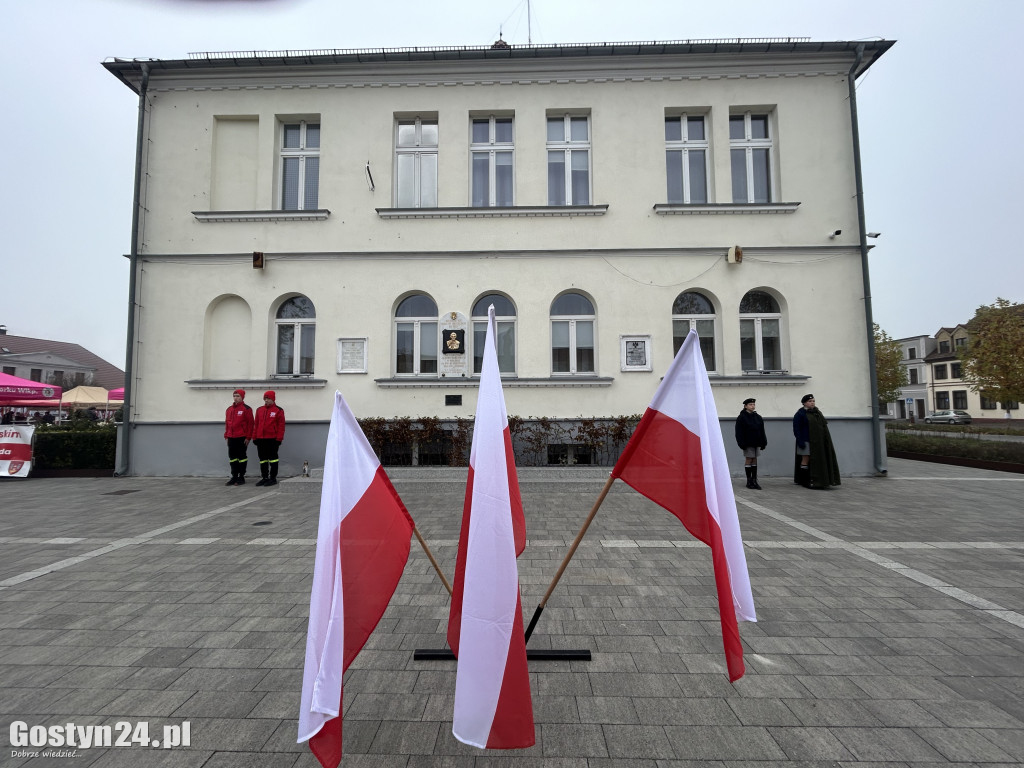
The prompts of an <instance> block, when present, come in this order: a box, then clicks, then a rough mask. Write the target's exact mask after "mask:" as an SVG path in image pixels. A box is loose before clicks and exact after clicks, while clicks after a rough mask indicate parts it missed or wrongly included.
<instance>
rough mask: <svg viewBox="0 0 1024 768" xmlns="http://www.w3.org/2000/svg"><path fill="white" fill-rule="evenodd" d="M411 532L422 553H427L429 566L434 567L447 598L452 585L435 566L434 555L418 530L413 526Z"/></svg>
mask: <svg viewBox="0 0 1024 768" xmlns="http://www.w3.org/2000/svg"><path fill="white" fill-rule="evenodd" d="M412 532H413V533H415V534H416V539H417V540H418V541H419V543H420V546H421V547H423V551H424V552H426V553H427V558H428V559H429V560H430V564H431V565H432V566H434V570H435V571H437V575H438V576H439V577H440V578H441V583H442V584H444V588H445V589H447V590H448V595H449V597H450V596H451V594H452V585H451V584H449V583H448V579H446V578H445V577H444V574H443V573H441V566H439V565H438V564H437V560H435V559H434V553H433V552H431V551H430V547H428V546H427V542H425V541H424V540H423V537H422V536H420V529H419V528H417V527H416V525H415V524H413V526H412Z"/></svg>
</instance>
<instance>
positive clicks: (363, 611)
mask: <svg viewBox="0 0 1024 768" xmlns="http://www.w3.org/2000/svg"><path fill="white" fill-rule="evenodd" d="M413 527H414V525H413V521H412V518H411V517H410V516H409V513H408V511H407V510H406V509H405V505H404V504H402V500H401V499H400V498H399V497H398V493H397V492H396V491H395V489H394V487H393V486H392V485H391V481H390V480H389V479H388V476H387V475H386V474H385V472H384V468H383V467H381V465H380V461H378V459H377V457H376V455H374V453H373V449H372V448H371V447H370V444H369V442H368V441H367V440H366V436H365V435H364V434H363V431H362V430H361V429H360V428H359V424H358V423H357V422H356V419H355V416H353V415H352V411H350V410H349V407H348V404H347V403H346V402H345V399H344V398H343V397H342V396H341V393H340V392H336V393H335V395H334V411H333V413H332V415H331V426H330V430H329V432H328V434H327V453H326V455H325V457H324V482H323V493H322V495H321V497H320V527H319V531H318V533H317V544H316V561H315V564H314V567H313V589H312V593H311V595H310V599H309V630H308V633H307V635H306V661H305V668H304V670H303V675H302V699H301V703H300V708H299V738H298V740H299V742H303V741H307V740H308V741H309V748H310V749H311V750H312V752H313V755H314V756H315V757H316V759H317V760H319V761H320V764H321V765H322V766H324V768H337V766H338V764H339V763H340V762H341V695H342V677H343V675H344V674H345V670H346V669H348V666H349V664H351V663H352V660H353V659H354V658H355V657H356V655H357V654H358V653H359V651H360V650H361V649H362V647H363V645H365V643H366V640H367V639H368V638H369V636H370V633H371V632H373V630H374V628H375V627H376V626H377V622H378V621H380V618H381V616H382V615H383V614H384V609H385V608H387V605H388V602H389V601H390V600H391V596H392V595H393V594H394V592H395V587H396V586H398V580H399V579H400V578H401V577H402V571H403V569H404V568H405V564H406V561H407V560H408V558H409V543H410V539H411V537H412V532H413Z"/></svg>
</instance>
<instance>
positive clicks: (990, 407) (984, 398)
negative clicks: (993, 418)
mask: <svg viewBox="0 0 1024 768" xmlns="http://www.w3.org/2000/svg"><path fill="white" fill-rule="evenodd" d="M998 407H999V403H998V402H997V401H996V400H994V399H992V398H991V397H989V396H988V395H987V394H986V393H984V392H982V393H981V410H983V411H994V410H995V409H996V408H998Z"/></svg>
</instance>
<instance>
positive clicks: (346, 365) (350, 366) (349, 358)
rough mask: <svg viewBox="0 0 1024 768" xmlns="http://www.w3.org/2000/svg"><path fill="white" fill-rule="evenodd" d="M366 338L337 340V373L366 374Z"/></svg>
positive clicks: (367, 359)
mask: <svg viewBox="0 0 1024 768" xmlns="http://www.w3.org/2000/svg"><path fill="white" fill-rule="evenodd" d="M368 346H369V345H368V338H367V337H366V336H352V337H348V338H340V339H338V373H366V372H367V371H368V370H369V355H368V352H367V348H368Z"/></svg>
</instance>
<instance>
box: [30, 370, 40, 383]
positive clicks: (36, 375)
mask: <svg viewBox="0 0 1024 768" xmlns="http://www.w3.org/2000/svg"><path fill="white" fill-rule="evenodd" d="M28 377H29V379H31V380H32V381H38V382H42V380H43V369H42V368H33V369H32V371H31V373H29V375H28Z"/></svg>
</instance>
